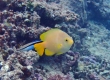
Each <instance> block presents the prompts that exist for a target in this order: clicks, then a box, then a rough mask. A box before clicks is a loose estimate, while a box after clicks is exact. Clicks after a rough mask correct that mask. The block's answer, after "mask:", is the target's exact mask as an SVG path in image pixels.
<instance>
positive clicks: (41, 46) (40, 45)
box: [34, 42, 45, 56]
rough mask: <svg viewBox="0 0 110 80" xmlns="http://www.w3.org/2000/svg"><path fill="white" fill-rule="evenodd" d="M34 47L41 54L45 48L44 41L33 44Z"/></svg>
mask: <svg viewBox="0 0 110 80" xmlns="http://www.w3.org/2000/svg"><path fill="white" fill-rule="evenodd" d="M34 49H35V50H36V51H37V53H38V54H39V55H40V56H42V55H43V53H44V49H45V46H44V42H41V43H36V44H34Z"/></svg>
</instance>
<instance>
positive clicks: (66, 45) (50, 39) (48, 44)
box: [21, 28, 74, 56]
mask: <svg viewBox="0 0 110 80" xmlns="http://www.w3.org/2000/svg"><path fill="white" fill-rule="evenodd" d="M40 39H41V40H40V41H34V42H32V43H29V44H28V45H26V46H25V47H24V48H23V49H21V50H31V49H34V50H35V51H36V52H37V53H38V54H39V56H43V55H46V56H53V55H61V54H63V53H65V52H67V51H68V50H69V49H70V48H71V46H72V45H73V44H74V40H73V38H72V37H71V36H69V35H68V34H67V33H66V32H64V31H62V30H60V29H58V28H54V29H50V30H48V31H46V32H44V33H42V34H41V35H40Z"/></svg>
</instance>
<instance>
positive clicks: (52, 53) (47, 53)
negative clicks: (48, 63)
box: [45, 49, 55, 56]
mask: <svg viewBox="0 0 110 80" xmlns="http://www.w3.org/2000/svg"><path fill="white" fill-rule="evenodd" d="M54 54H55V53H54V52H52V51H50V50H48V49H45V55H46V56H53V55H54Z"/></svg>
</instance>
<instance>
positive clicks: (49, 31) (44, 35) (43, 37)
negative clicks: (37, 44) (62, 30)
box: [40, 28, 59, 41]
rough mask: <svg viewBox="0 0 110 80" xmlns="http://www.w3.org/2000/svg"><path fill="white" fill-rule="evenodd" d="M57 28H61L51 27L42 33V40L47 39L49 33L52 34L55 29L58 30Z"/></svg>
mask: <svg viewBox="0 0 110 80" xmlns="http://www.w3.org/2000/svg"><path fill="white" fill-rule="evenodd" d="M56 30H59V29H57V28H55V29H50V30H48V31H46V32H44V33H42V34H41V35H40V39H41V40H42V41H45V39H46V37H47V36H48V35H49V34H52V33H53V32H54V31H56Z"/></svg>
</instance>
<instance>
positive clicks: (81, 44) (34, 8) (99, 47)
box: [0, 0, 110, 80]
mask: <svg viewBox="0 0 110 80" xmlns="http://www.w3.org/2000/svg"><path fill="white" fill-rule="evenodd" d="M107 1H108V0H106V1H105V2H104V1H103V0H77V1H75V0H0V80H76V79H79V80H109V79H110V60H109V59H110V56H109V55H110V54H109V52H110V51H109V50H110V45H109V44H110V41H109V39H110V37H109V35H110V32H109V30H107V29H108V28H107V26H108V25H109V17H108V15H109V10H106V9H108V8H109V5H108V4H107ZM91 7H92V8H91ZM93 12H97V14H100V15H94V14H93ZM94 17H97V19H98V18H99V19H104V20H106V22H107V23H108V24H107V26H106V28H107V29H106V28H105V27H103V26H104V24H103V23H100V21H97V20H96V19H95V20H94ZM99 26H100V27H99ZM51 28H60V29H62V30H63V31H65V32H67V33H68V34H69V35H70V36H71V37H72V38H73V39H74V41H75V44H74V45H73V46H72V47H71V49H70V50H69V51H68V52H66V53H65V54H62V55H60V56H51V57H48V56H42V57H40V56H39V55H38V54H37V52H36V51H34V50H30V51H19V50H18V49H19V48H20V47H22V46H23V45H25V44H27V43H29V42H32V41H34V40H39V36H40V34H41V33H43V32H45V31H47V30H49V29H51ZM102 32H103V33H102Z"/></svg>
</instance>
